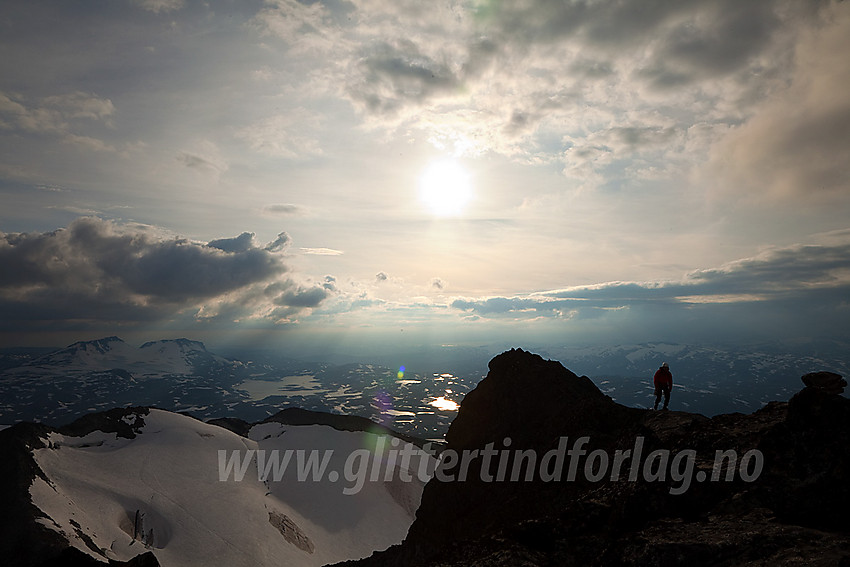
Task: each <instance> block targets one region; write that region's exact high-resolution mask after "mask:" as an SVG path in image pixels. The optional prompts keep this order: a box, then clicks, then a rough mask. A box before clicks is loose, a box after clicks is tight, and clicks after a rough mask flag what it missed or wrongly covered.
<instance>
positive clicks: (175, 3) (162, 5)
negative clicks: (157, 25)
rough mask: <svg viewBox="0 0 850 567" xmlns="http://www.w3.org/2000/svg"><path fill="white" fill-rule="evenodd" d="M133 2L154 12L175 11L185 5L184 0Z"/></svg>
mask: <svg viewBox="0 0 850 567" xmlns="http://www.w3.org/2000/svg"><path fill="white" fill-rule="evenodd" d="M133 3H134V4H136V5H137V6H138V7H140V8H142V9H143V10H147V11H149V12H153V13H154V14H159V13H168V12H174V11H176V10H180V9H182V8H183V6H184V5H185V3H184V1H183V0H133Z"/></svg>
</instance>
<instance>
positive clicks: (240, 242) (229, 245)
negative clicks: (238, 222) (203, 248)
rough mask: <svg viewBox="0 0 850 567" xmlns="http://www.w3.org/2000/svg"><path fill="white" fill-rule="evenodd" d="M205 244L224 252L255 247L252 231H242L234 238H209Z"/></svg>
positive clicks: (243, 250) (244, 250) (241, 250)
mask: <svg viewBox="0 0 850 567" xmlns="http://www.w3.org/2000/svg"><path fill="white" fill-rule="evenodd" d="M207 246H209V247H210V248H218V249H219V250H224V251H225V252H247V251H248V250H250V249H251V248H255V245H254V233H253V232H243V233H242V234H240V235H239V236H236V237H234V238H219V239H217V240H211V241H210V242H208V243H207Z"/></svg>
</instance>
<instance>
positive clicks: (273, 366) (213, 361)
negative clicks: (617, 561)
mask: <svg viewBox="0 0 850 567" xmlns="http://www.w3.org/2000/svg"><path fill="white" fill-rule="evenodd" d="M536 350H537V351H538V352H540V353H541V354H542V355H543V356H544V357H547V358H550V359H554V360H560V361H562V362H563V364H564V365H565V366H566V367H567V368H570V369H571V370H573V371H574V372H576V373H577V374H584V375H587V376H590V378H591V379H592V380H593V381H594V382H595V383H596V385H597V386H598V387H599V388H600V389H601V390H602V391H603V392H605V393H606V394H608V395H609V396H611V397H612V398H613V399H615V400H616V401H617V402H619V403H622V404H624V405H627V406H633V407H649V406H651V404H652V401H653V388H652V384H651V377H652V375H653V373H654V372H655V370H656V369H657V368H658V366H659V365H660V364H661V362H663V361H667V362H669V363H670V366H671V369H672V371H673V376H674V391H673V396H672V402H671V404H672V406H671V407H673V408H676V409H684V410H687V411H692V412H697V413H702V414H704V415H709V416H711V415H716V414H720V413H728V412H733V411H742V412H751V411H754V410H756V409H758V408H759V407H762V406H763V405H764V404H766V403H768V402H769V401H772V400H783V399H788V398H789V397H790V396H791V395H792V394H793V393H794V392H795V391H797V390H798V389H799V384H800V382H799V379H800V376H802V375H803V374H806V373H808V372H812V371H816V370H828V371H833V372H837V373H839V374H843V375H847V374H848V373H850V349H849V348H846V345H841V344H837V343H835V344H827V345H826V348H825V347H824V344H823V343H820V344H819V345H818V346H815V345H812V344H796V345H781V344H776V345H761V346H758V347H740V346H738V347H722V348H720V347H711V346H695V345H681V344H669V343H646V344H635V345H617V346H607V347H581V348H579V347H570V346H563V347H554V348H553V347H547V348H539V349H536ZM487 352H488V349H487V347H483V346H482V347H477V348H470V347H441V348H439V349H431V350H427V349H423V350H422V352H421V353H416V352H408V353H396V354H395V355H394V356H395V357H396V358H397V359H399V360H402V361H405V362H407V366H406V368H404V370H403V371H402V368H401V367H400V366H399V367H390V366H388V362H387V361H386V360H383V359H380V358H378V357H376V358H378V360H379V361H382V362H383V364H381V363H379V362H375V361H370V360H369V359H368V358H366V357H363V356H362V355H361V356H360V357H358V358H353V360H352V362H350V363H346V364H330V363H328V362H326V361H310V360H297V359H293V358H287V357H285V356H281V355H280V354H279V353H277V352H275V351H273V350H268V351H253V352H248V351H243V352H240V351H236V352H233V353H229V355H228V356H227V357H225V356H220V355H219V354H216V353H213V352H210V351H209V350H208V349H207V348H206V347H205V346H204V344H203V343H201V342H199V341H193V340H189V339H185V338H180V339H172V340H159V341H152V342H147V343H145V344H143V345H141V346H140V347H138V348H137V347H134V346H131V345H129V344H127V343H125V342H124V341H122V340H121V339H120V338H118V337H106V338H103V339H98V340H93V341H81V342H77V343H74V344H72V345H69V346H67V347H65V348H61V349H53V350H49V349H2V350H0V424H7V425H8V424H12V423H15V422H17V421H22V420H23V421H40V422H44V423H47V424H51V425H61V424H63V423H68V422H70V421H71V420H73V419H76V418H77V417H80V416H82V415H84V414H86V413H90V412H94V411H101V410H105V409H108V408H113V407H120V406H126V405H144V406H155V407H159V408H163V409H168V410H173V411H181V412H188V413H191V414H192V415H194V416H197V417H199V418H204V419H208V418H212V417H231V418H238V419H243V420H246V421H248V422H253V421H258V420H262V419H264V418H265V417H267V416H269V415H272V414H274V413H276V412H277V411H279V410H280V409H282V408H285V407H301V408H304V409H310V410H317V411H326V412H332V413H339V414H350V415H360V416H362V417H365V418H369V419H374V420H375V421H379V422H382V423H385V424H389V425H392V426H393V427H394V428H395V429H397V430H399V431H403V432H405V433H407V434H410V435H414V436H417V437H421V438H430V439H441V438H442V437H443V436H444V435H445V432H446V430H447V429H448V426H449V424H450V423H451V421H452V419H453V418H454V416H455V414H456V410H455V409H453V407H452V404H453V403H459V402H460V401H461V400H462V399H463V396H464V395H465V394H466V393H467V392H469V391H470V390H471V389H472V388H474V387H475V386H476V384H478V382H479V381H480V380H481V378H482V377H483V375H484V372H483V370H484V368H485V367H486V360H487V354H486V353H487ZM354 360H356V361H354ZM400 372H401V373H400Z"/></svg>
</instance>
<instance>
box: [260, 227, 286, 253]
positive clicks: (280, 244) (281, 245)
mask: <svg viewBox="0 0 850 567" xmlns="http://www.w3.org/2000/svg"><path fill="white" fill-rule="evenodd" d="M291 243H292V238H290V236H289V235H288V234H287V233H285V232H281V233H280V234H278V235H277V238H275V239H274V240H272V241H271V242H269V243H268V244H266V248H265V249H266V250H268V251H269V252H283V251H284V250H286V249H287V248H289V245H290V244H291Z"/></svg>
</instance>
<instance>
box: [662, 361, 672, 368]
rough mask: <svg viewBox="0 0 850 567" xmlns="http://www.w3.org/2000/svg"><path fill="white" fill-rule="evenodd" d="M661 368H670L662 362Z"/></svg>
mask: <svg viewBox="0 0 850 567" xmlns="http://www.w3.org/2000/svg"><path fill="white" fill-rule="evenodd" d="M661 368H670V365H669V364H667V363H666V362H662V363H661Z"/></svg>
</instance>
